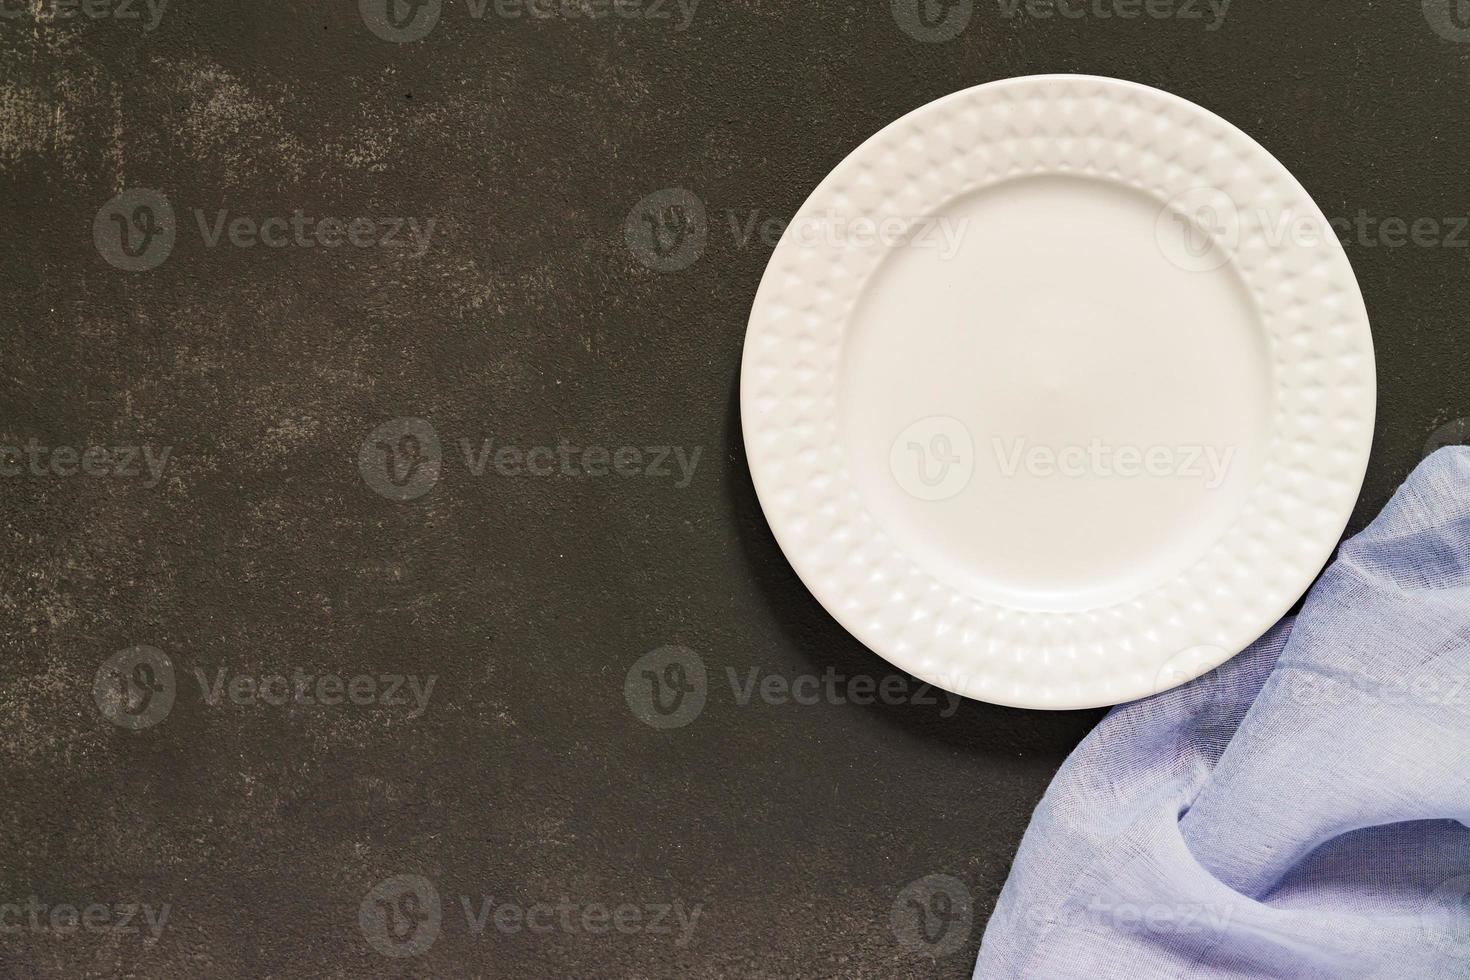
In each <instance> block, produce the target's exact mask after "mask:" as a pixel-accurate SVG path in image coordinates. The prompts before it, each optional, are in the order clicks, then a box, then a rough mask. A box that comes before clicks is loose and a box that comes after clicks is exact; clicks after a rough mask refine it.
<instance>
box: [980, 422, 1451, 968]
mask: <svg viewBox="0 0 1470 980" xmlns="http://www.w3.org/2000/svg"><path fill="white" fill-rule="evenodd" d="M1467 824H1470V449H1467V448H1465V447H1461V446H1455V447H1450V448H1446V449H1442V450H1440V451H1438V452H1436V453H1435V454H1434V455H1432V456H1430V457H1429V458H1428V459H1426V460H1425V461H1424V462H1423V463H1422V464H1420V466H1419V467H1418V469H1417V470H1415V471H1414V473H1413V475H1412V476H1411V477H1410V478H1409V481H1408V482H1407V483H1406V484H1405V485H1404V486H1403V487H1402V488H1401V489H1400V490H1399V492H1398V493H1397V494H1395V495H1394V497H1393V499H1392V500H1391V501H1390V502H1389V504H1388V506H1387V507H1386V508H1385V509H1384V511H1383V513H1382V514H1381V515H1380V516H1379V517H1378V519H1377V520H1375V521H1374V522H1373V523H1372V524H1371V525H1369V526H1368V528H1367V529H1365V530H1364V531H1363V532H1362V533H1361V534H1359V535H1357V536H1356V537H1354V538H1352V539H1351V540H1350V541H1348V542H1346V543H1345V544H1344V545H1343V546H1342V548H1341V549H1340V550H1339V553H1338V556H1337V558H1336V560H1335V561H1334V562H1333V564H1332V565H1331V567H1330V568H1329V569H1328V570H1327V571H1326V572H1325V573H1324V574H1323V576H1322V578H1321V579H1319V580H1318V582H1317V584H1316V585H1315V586H1314V587H1313V588H1312V591H1311V592H1310V593H1309V594H1308V597H1307V600H1306V602H1305V604H1304V606H1303V608H1302V611H1301V613H1300V614H1299V615H1298V616H1297V617H1296V618H1295V619H1294V620H1292V619H1287V620H1283V621H1282V622H1281V623H1279V624H1277V625H1276V626H1275V627H1274V628H1273V629H1272V630H1271V631H1270V632H1269V633H1267V634H1266V635H1265V636H1263V637H1262V638H1261V639H1260V640H1258V641H1257V642H1256V643H1255V644H1253V645H1252V646H1251V647H1250V648H1249V649H1248V650H1246V651H1245V652H1243V653H1241V654H1240V655H1239V656H1237V657H1235V658H1233V659H1231V660H1230V661H1228V662H1227V663H1226V664H1225V665H1224V666H1222V667H1221V668H1219V669H1218V670H1215V671H1212V672H1211V673H1209V674H1207V675H1205V676H1203V677H1200V678H1198V679H1196V680H1195V681H1193V682H1191V683H1189V684H1187V685H1185V686H1184V687H1180V688H1176V689H1174V690H1172V691H1168V692H1165V693H1163V694H1160V695H1157V696H1154V697H1151V698H1148V699H1146V700H1143V701H1136V702H1133V703H1131V704H1125V705H1121V706H1119V707H1117V708H1115V709H1113V711H1112V712H1110V713H1109V714H1108V716H1107V717H1106V718H1104V719H1103V721H1102V723H1101V724H1100V725H1099V726H1098V727H1097V729H1096V730H1095V731H1094V732H1093V733H1092V734H1091V735H1089V736H1088V737H1087V739H1086V740H1085V741H1083V743H1082V744H1081V745H1080V746H1078V748H1077V750H1076V751H1075V752H1074V753H1073V754H1072V756H1071V757H1070V758H1069V759H1068V760H1067V762H1066V764H1065V765H1063V767H1062V769H1061V771H1060V772H1059V773H1058V774H1057V777H1056V780H1055V781H1054V782H1053V783H1052V785H1051V788H1050V789H1049V790H1048V791H1047V794H1046V796H1045V798H1044V799H1043V800H1042V802H1041V805H1040V806H1039V807H1038V808H1037V810H1036V813H1035V815H1034V817H1033V818H1032V821H1031V826H1030V828H1029V829H1028V830H1027V832H1026V836H1025V839H1024V841H1023V842H1022V844H1021V849H1020V852H1019V853H1018V855H1017V857H1016V861H1015V864H1014V867H1013V868H1012V871H1011V877H1010V880H1009V881H1008V882H1007V883H1006V886H1005V889H1004V890H1003V891H1002V892H1001V895H1000V899H999V902H998V904H997V906H996V909H995V913H994V915H993V917H992V918H991V920H990V924H989V926H988V927H987V929H986V932H985V938H984V942H983V944H982V946H981V948H980V958H979V962H978V963H977V964H976V967H975V976H976V977H977V978H980V980H1010V978H1022V980H1071V978H1083V980H1115V978H1126V980H1152V978H1170V980H1174V978H1183V980H1194V978H1201V980H1203V978H1210V980H1223V978H1232V980H1245V978H1250V980H1319V978H1320V980H1350V978H1382V980H1421V978H1422V980H1446V978H1457V977H1458V978H1470V827H1467Z"/></svg>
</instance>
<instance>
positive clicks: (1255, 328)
mask: <svg viewBox="0 0 1470 980" xmlns="http://www.w3.org/2000/svg"><path fill="white" fill-rule="evenodd" d="M1160 212H1161V205H1160V204H1159V202H1157V201H1156V200H1155V199H1154V198H1152V197H1150V196H1148V195H1147V194H1144V193H1143V192H1141V191H1136V190H1134V189H1132V188H1129V187H1126V186H1123V185H1121V184H1118V183H1115V182H1113V181H1110V180H1105V179H1094V178H1089V177H1070V176H1045V177H1027V178H1019V179H1013V180H1009V181H1005V182H1002V183H1000V184H997V185H994V186H992V187H989V188H986V189H985V190H982V191H978V192H975V193H973V194H969V195H965V196H963V197H961V198H958V199H956V200H955V201H953V202H951V203H950V204H949V205H948V206H947V207H946V208H945V209H944V210H943V211H941V212H940V213H939V214H938V215H937V216H936V217H935V219H933V220H932V221H931V222H930V223H929V225H928V227H927V230H926V231H925V233H924V234H922V235H919V236H916V237H915V238H913V239H912V240H910V241H906V242H904V243H902V244H897V245H894V246H893V247H892V248H891V249H890V252H889V254H888V255H887V256H886V257H885V258H884V260H883V262H882V264H881V265H880V266H879V268H878V270H877V271H876V273H875V274H874V276H873V277H872V279H871V280H870V281H869V283H868V284H867V288H866V290H865V292H864V294H863V296H862V298H861V299H860V300H859V302H858V304H857V306H856V308H855V311H854V315H853V319H852V322H851V323H850V324H849V325H848V329H847V333H846V336H845V339H844V350H843V364H842V374H841V377H840V379H839V396H840V413H841V427H842V437H843V441H844V448H845V450H846V452H847V455H848V465H849V466H850V467H851V469H852V472H853V474H854V476H855V478H856V480H857V483H858V486H859V487H860V489H861V491H862V494H863V497H864V499H865V502H866V504H867V506H868V507H869V508H870V509H871V511H872V512H873V515H874V517H875V518H877V520H878V522H879V523H880V524H881V525H883V526H884V527H885V528H887V529H888V530H889V532H890V533H892V534H893V535H895V536H896V537H901V538H902V539H903V540H902V541H900V542H898V543H899V544H900V546H901V547H902V548H904V550H906V551H908V552H909V553H910V554H911V555H913V557H914V558H915V560H916V561H919V562H920V563H921V564H922V565H923V566H924V567H925V569H926V571H928V572H929V573H930V574H932V575H934V576H936V577H937V578H939V579H940V580H942V581H945V582H947V583H949V584H951V585H952V586H954V587H956V588H957V589H959V590H960V591H962V592H965V593H967V594H969V595H972V596H975V597H977V598H981V599H987V600H990V601H994V602H1000V603H1004V604H1006V605H1010V606H1016V607H1021V608H1031V609H1049V610H1077V609H1086V608H1091V607H1094V606H1098V605H1106V604H1110V603H1113V602H1118V601H1122V600H1125V599H1127V598H1130V597H1131V596H1135V595H1138V594H1141V593H1143V592H1147V591H1149V590H1151V589H1152V588H1154V587H1156V586H1157V585H1159V584H1160V583H1162V582H1164V581H1165V580H1167V579H1168V578H1169V577H1171V576H1172V575H1175V574H1177V573H1178V572H1180V571H1182V570H1183V569H1184V568H1186V567H1187V566H1188V565H1190V564H1192V563H1193V562H1194V561H1195V560H1197V559H1198V558H1200V557H1201V556H1202V554H1203V553H1204V551H1206V550H1207V549H1208V547H1209V546H1210V545H1211V544H1212V543H1213V542H1214V541H1215V540H1217V539H1218V538H1219V537H1220V535H1221V534H1223V532H1224V531H1225V530H1226V529H1227V528H1228V527H1229V526H1230V524H1231V523H1232V522H1233V521H1234V520H1235V518H1236V517H1237V515H1238V514H1239V512H1240V509H1241V507H1242V505H1243V503H1244V500H1245V495H1246V494H1247V493H1248V492H1249V491H1250V488H1251V486H1252V485H1253V483H1254V482H1255V480H1256V477H1257V474H1258V471H1259V468H1260V465H1261V461H1262V460H1263V459H1264V457H1265V451H1266V449H1267V442H1268V437H1269V425H1270V413H1271V378H1270V360H1269V356H1268V352H1267V344H1266V338H1265V335H1264V331H1263V328H1262V326H1261V324H1260V322H1259V317H1258V314H1257V312H1256V308H1255V305H1254V303H1253V302H1252V301H1251V298H1250V296H1249V295H1248V293H1247V291H1246V289H1245V287H1244V285H1243V283H1242V282H1241V281H1240V278H1239V276H1238V274H1237V272H1236V270H1235V268H1234V265H1233V263H1231V262H1227V261H1224V256H1219V259H1220V261H1219V262H1218V263H1217V262H1212V261H1209V256H1208V255H1206V256H1205V260H1204V261H1201V262H1198V263H1187V262H1186V263H1181V262H1178V261H1177V259H1178V256H1177V254H1176V253H1174V252H1170V254H1166V248H1165V247H1164V243H1162V242H1161V231H1160V229H1161V228H1162V229H1164V231H1163V233H1165V234H1166V233H1168V231H1169V228H1170V225H1169V221H1170V220H1172V215H1166V216H1165V217H1166V220H1165V221H1164V222H1163V223H1161V222H1160ZM1174 233H1175V234H1181V235H1182V234H1186V233H1187V234H1190V236H1191V237H1190V242H1191V246H1192V247H1194V246H1201V245H1202V246H1203V247H1209V246H1208V245H1207V239H1205V238H1204V237H1202V236H1201V235H1198V234H1197V233H1195V232H1193V231H1189V230H1185V229H1175V231H1174ZM1171 255H1174V258H1172V259H1171ZM1186 265H1188V266H1190V267H1188V268H1186V267H1185V266H1186ZM1212 265H1215V266H1218V267H1216V268H1207V267H1209V266H1212Z"/></svg>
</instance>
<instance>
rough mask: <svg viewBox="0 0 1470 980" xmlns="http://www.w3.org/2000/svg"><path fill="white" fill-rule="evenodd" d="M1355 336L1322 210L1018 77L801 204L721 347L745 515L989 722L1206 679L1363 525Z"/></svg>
mask: <svg viewBox="0 0 1470 980" xmlns="http://www.w3.org/2000/svg"><path fill="white" fill-rule="evenodd" d="M1374 397H1375V390H1374V368H1373V347H1372V338H1371V337H1370V335H1369V331H1368V319H1367V314H1366V311H1365V310H1364V307H1363V300H1362V296H1361V295H1360V293H1359V291H1358V287H1357V283H1356V281H1355V280H1354V278H1353V273H1352V269H1351V268H1350V267H1349V265H1348V262H1347V258H1346V256H1344V254H1343V251H1342V248H1341V246H1340V244H1339V243H1338V241H1337V238H1336V237H1335V235H1334V233H1333V231H1332V229H1331V228H1330V226H1329V225H1328V223H1327V221H1326V219H1325V218H1324V217H1323V215H1322V212H1321V211H1320V210H1318V208H1317V207H1316V205H1314V204H1313V203H1312V201H1311V199H1310V198H1309V197H1308V196H1307V193H1306V191H1305V190H1303V189H1302V187H1301V185H1300V184H1298V183H1297V181H1296V180H1295V179H1293V178H1292V176H1291V174H1289V173H1288V172H1287V171H1286V169H1285V168H1284V167H1282V165H1281V164H1280V163H1278V162H1277V161H1276V160H1275V158H1273V157H1272V156H1271V155H1270V154H1269V153H1267V152H1266V150H1265V149H1263V148H1262V147H1261V146H1260V145H1259V144H1257V143H1256V142H1254V141H1253V140H1252V139H1251V138H1250V137H1248V136H1246V135H1245V134H1244V133H1242V132H1241V131H1240V130H1238V129H1236V128H1235V127H1234V126H1232V125H1231V124H1230V123H1228V122H1225V121H1224V120H1223V119H1221V118H1219V117H1218V116H1215V115H1213V114H1212V113H1210V112H1207V111H1206V110H1204V109H1202V108H1200V107H1199V106H1196V105H1194V104H1193V103H1190V102H1187V101H1185V100H1183V99H1180V98H1177V97H1175V96H1173V95H1169V94H1167V93H1165V92H1161V91H1158V90H1157V89H1152V88H1148V87H1146V86H1142V85H1137V84H1134V83H1131V82H1124V81H1118V80H1116V79H1108V78H1097V77H1090V76H1082V75H1040V76H1033V77H1026V78H1015V79H1009V80H1006V81H1001V82H995V83H992V84H988V85H981V86H979V87H977V88H972V89H968V90H966V91H963V92H958V93H956V94H954V95H951V96H948V97H946V98H943V99H940V100H939V101H937V102H933V103H931V104H929V105H926V106H924V107H923V108H921V109H918V110H917V111H915V112H912V113H910V114H909V115H907V116H905V117H904V118H902V119H900V120H898V121H897V122H895V123H893V124H892V125H890V126H888V127H887V128H886V129H884V130H883V131H882V132H880V133H878V134H877V135H876V136H874V137H872V138H871V139H869V140H868V141H867V142H866V143H864V144H863V145H862V146H860V147H859V148H858V149H857V150H856V151H854V152H853V153H852V154H851V155H850V156H849V157H848V158H847V159H845V160H844V161H843V162H842V163H841V164H840V165H839V166H838V167H837V169H836V170H834V171H833V172H832V173H831V175H829V176H828V177H827V179H826V180H824V181H823V182H822V184H821V185H820V186H819V187H818V188H817V189H816V191H815V192H814V193H813V194H812V196H811V197H810V198H809V199H808V200H807V202H806V204H805V205H804V206H803V207H802V209H801V211H800V212H799V213H798V214H797V216H796V217H795V218H794V219H793V221H792V223H791V225H790V227H789V228H788V229H787V232H786V234H785V236H783V238H782V240H781V242H780V243H779V244H778V245H777V247H776V249H775V252H774V254H773V255H772V257H771V262H770V266H769V267H768V268H767V269H766V274H765V277H764V279H763V280H762V281H761V286H760V291H759V293H758V294H757V296H756V301H755V306H754V309H753V310H752V311H751V317H750V326H749V331H748V333H747V336H746V342H745V354H744V365H743V373H742V379H741V412H742V417H743V424H744V430H745V442H746V449H747V452H748V455H749V458H750V466H751V472H752V474H753V476H754V480H755V486H756V490H757V492H758V493H759V496H760V500H761V506H762V508H763V509H764V510H765V513H766V516H767V517H768V519H769V520H770V523H771V527H772V529H773V530H774V532H775V535H776V538H777V540H778V541H779V542H780V544H781V547H782V549H783V550H784V551H785V553H786V555H787V557H788V558H789V559H790V561H791V563H792V565H793V566H795V568H796V571H797V572H798V574H800V576H801V578H802V580H803V581H804V582H805V583H806V584H807V586H808V587H809V588H810V589H811V590H812V592H813V593H814V594H815V595H816V597H817V598H818V599H819V600H820V601H821V602H822V604H823V605H824V606H825V607H826V608H827V609H828V610H829V611H830V612H831V613H832V615H833V616H835V617H836V618H837V619H838V620H839V621H840V622H841V623H842V624H843V625H844V626H845V627H847V629H849V630H850V631H851V632H852V633H853V634H854V635H856V636H857V637H858V638H859V639H861V640H862V641H863V642H864V643H866V644H867V645H868V646H869V647H870V648H872V649H873V650H874V651H875V652H877V653H878V654H880V655H882V656H883V657H884V658H886V659H887V660H889V661H891V662H892V663H893V664H895V665H896V666H898V667H901V668H903V669H904V670H906V671H909V672H910V673H912V674H914V675H916V676H918V677H919V678H922V679H923V680H925V681H928V682H930V683H932V684H935V685H937V686H940V687H943V688H946V689H948V690H951V691H955V692H957V693H960V694H964V695H967V696H970V697H975V698H979V699H982V700H985V701H992V702H996V703H1000V704H1009V705H1019V706H1024V707H1034V708H1077V707H1088V706H1096V705H1103V704H1113V703H1117V702H1120V701H1126V700H1131V699H1134V698H1137V697H1141V696H1144V695H1147V694H1151V693H1154V692H1156V691H1160V690H1163V689H1165V688H1168V687H1172V686H1174V685H1176V684H1179V683H1182V682H1183V681H1185V680H1188V679H1190V678H1191V677H1193V676H1197V675H1198V674H1200V673H1203V672H1204V671H1206V670H1208V669H1211V668H1213V667H1215V666H1218V665H1219V664H1220V663H1221V662H1223V661H1224V660H1226V659H1227V658H1228V657H1230V656H1233V655H1234V654H1235V653H1237V652H1238V651H1240V650H1241V649H1242V648H1243V647H1245V646H1246V645H1247V644H1249V643H1250V642H1251V641H1252V640H1254V639H1255V638H1256V637H1257V636H1259V635H1260V634H1261V633H1263V632H1264V631H1265V630H1266V629H1267V628H1268V627H1269V626H1270V625H1271V624H1272V623H1273V622H1275V621H1276V620H1277V619H1278V618H1280V616H1281V615H1282V614H1283V613H1284V612H1285V611H1286V610H1287V609H1288V608H1289V607H1290V606H1291V604H1292V603H1293V602H1295V600H1296V599H1297V598H1298V597H1299V596H1300V595H1301V594H1302V592H1303V591H1305V589H1306V588H1307V586H1308V585H1310V583H1311V582H1312V580H1313V578H1314V577H1315V576H1316V574H1317V573H1318V572H1319V571H1320V570H1321V568H1322V565H1323V564H1324V562H1325V561H1326V560H1327V558H1328V557H1329V555H1330V554H1331V552H1332V549H1333V548H1334V546H1335V545H1336V544H1337V542H1338V539H1339V537H1340V535H1341V533H1342V530H1343V527H1344V525H1345V524H1346V522H1347V518H1348V515H1349V513H1350V511H1351V509H1352V507H1353V504H1354V502H1355V500H1356V499H1357V494H1358V490H1359V488H1360V485H1361V483H1362V479H1363V473H1364V469H1365V467H1366V465H1367V459H1368V448H1369V442H1370V439H1371V437H1372V432H1373V415H1374Z"/></svg>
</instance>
